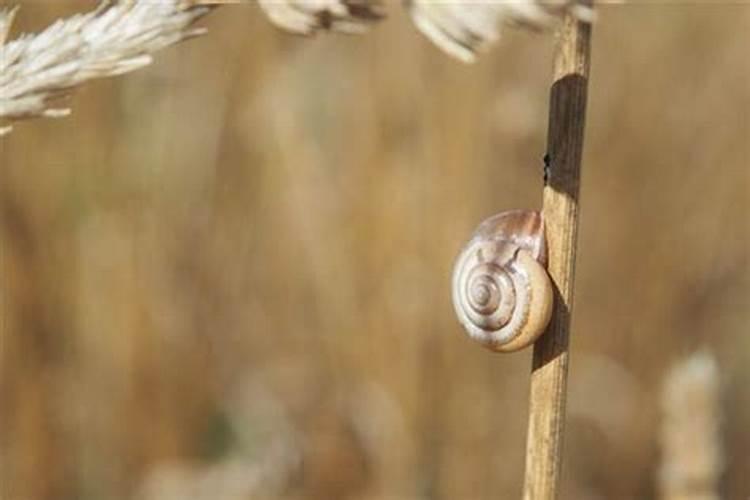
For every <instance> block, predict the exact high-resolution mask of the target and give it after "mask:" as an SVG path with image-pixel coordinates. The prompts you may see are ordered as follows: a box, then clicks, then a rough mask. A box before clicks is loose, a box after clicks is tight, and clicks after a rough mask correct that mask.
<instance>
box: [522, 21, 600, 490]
mask: <svg viewBox="0 0 750 500" xmlns="http://www.w3.org/2000/svg"><path fill="white" fill-rule="evenodd" d="M590 36H591V26H590V25H589V24H587V23H583V22H579V21H577V20H576V19H575V18H574V16H573V15H572V14H568V15H566V17H565V20H564V21H563V24H562V28H561V32H560V35H559V38H558V45H557V49H556V53H555V65H554V83H553V85H552V89H551V92H550V110H549V130H548V146H547V148H548V149H547V153H548V155H549V156H548V159H549V171H548V176H547V181H546V184H545V186H544V194H543V209H542V213H543V214H544V220H545V225H546V231H547V244H548V246H547V248H548V270H549V273H550V276H551V277H552V281H553V282H554V284H555V288H556V290H555V294H556V300H555V309H554V312H553V313H552V320H551V321H550V324H549V326H548V327H547V331H546V332H545V333H544V335H542V336H541V337H540V338H539V339H538V340H537V341H536V343H535V344H534V359H533V366H532V371H531V396H530V403H529V405H530V406H529V430H528V438H527V443H526V476H525V480H524V498H525V499H534V500H537V499H554V498H556V497H557V495H558V485H559V482H560V468H561V467H560V466H561V456H562V443H563V427H564V423H565V398H566V384H567V376H568V335H569V332H570V314H571V309H572V299H573V278H574V273H575V257H576V238H577V232H578V190H579V185H580V176H581V152H582V150H583V132H584V123H585V117H586V94H587V85H588V74H589V45H590Z"/></svg>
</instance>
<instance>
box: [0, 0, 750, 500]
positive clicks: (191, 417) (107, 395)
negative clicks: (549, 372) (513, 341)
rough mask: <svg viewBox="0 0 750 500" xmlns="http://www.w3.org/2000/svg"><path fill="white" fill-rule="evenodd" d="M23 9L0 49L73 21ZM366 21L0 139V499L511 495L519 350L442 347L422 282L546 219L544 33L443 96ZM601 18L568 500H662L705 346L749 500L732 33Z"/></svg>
mask: <svg viewBox="0 0 750 500" xmlns="http://www.w3.org/2000/svg"><path fill="white" fill-rule="evenodd" d="M4 3H5V4H6V5H7V4H8V3H7V2H4ZM11 3H16V2H11ZM18 3H20V4H21V6H22V8H21V10H20V12H19V17H18V22H17V24H16V27H15V30H14V32H13V34H12V35H11V36H12V37H13V36H15V35H17V34H18V33H20V32H21V31H38V30H40V29H42V28H43V27H45V26H47V25H48V24H50V23H51V22H53V21H54V20H55V19H57V18H59V17H62V16H66V15H70V14H72V13H75V12H79V11H83V10H88V9H89V8H90V7H92V5H93V3H92V2H82V1H66V2H53V1H47V2H42V1H20V2H18ZM391 7H392V8H390V9H389V19H388V20H387V21H386V22H383V23H381V24H379V25H378V26H377V27H376V28H375V29H374V30H373V31H372V32H371V33H370V34H368V35H367V36H363V37H346V36H320V37H317V38H314V39H304V38H296V37H292V36H289V35H285V34H283V33H281V32H279V31H277V30H275V29H274V28H273V27H271V26H270V25H269V24H268V22H267V21H266V19H265V18H264V17H263V16H262V15H261V12H260V10H259V9H258V8H257V6H255V5H243V6H236V5H235V6H228V7H224V8H222V9H219V10H217V11H216V12H215V13H213V14H211V15H210V16H209V17H208V18H206V19H205V20H203V21H202V23H201V24H203V25H205V26H207V27H208V28H209V29H210V33H209V35H208V36H206V37H203V38H200V39H198V40H193V41H190V42H187V43H184V44H180V45H179V46H177V47H174V48H170V49H168V50H166V51H164V52H162V53H160V55H159V56H158V57H157V61H156V64H154V65H153V66H151V67H149V68H146V69H145V70H140V71H138V72H136V73H134V74H132V75H129V76H125V77H120V78H116V79H111V80H106V81H99V82H95V83H93V84H90V85H88V86H86V87H85V88H84V89H83V90H82V91H80V92H78V93H77V94H76V96H75V97H74V98H73V100H72V103H71V104H72V107H73V110H74V111H73V115H72V116H71V117H69V118H65V119H61V120H35V121H30V122H25V123H20V124H18V125H17V126H16V129H15V131H14V132H13V133H12V134H11V135H10V136H8V137H6V138H4V139H2V140H0V162H1V163H0V250H1V253H0V259H1V260H0V263H1V267H0V273H1V276H2V279H1V280H0V293H1V294H2V317H1V319H0V321H1V323H0V324H1V325H2V329H1V330H0V342H1V344H0V345H1V346H2V354H1V357H0V495H2V500H27V499H29V500H31V499H33V500H36V499H40V500H42V499H44V500H72V499H75V500H93V499H113V500H119V499H138V500H141V499H143V500H171V499H175V500H177V499H217V500H240V499H243V500H244V499H290V500H296V499H362V500H365V499H366V500H376V499H381V500H386V499H387V500H411V499H447V500H453V499H468V500H473V499H476V500H482V499H490V498H503V499H505V498H518V497H519V496H520V491H521V485H522V479H523V455H524V446H525V433H526V418H527V398H528V395H527V391H528V376H529V375H528V373H529V368H530V365H531V360H530V354H531V351H530V350H528V351H523V352H522V353H518V354H513V355H495V354H491V353H490V352H488V351H485V350H483V349H481V348H480V347H478V346H477V345H475V344H473V343H471V342H470V341H468V340H467V338H466V337H465V336H464V335H463V333H462V332H461V331H460V329H459V326H458V325H457V323H456V321H455V320H454V318H453V313H452V307H451V304H450V293H449V283H450V271H451V266H452V263H453V259H454V257H455V255H456V254H457V252H458V250H459V248H460V247H461V246H462V245H463V243H464V241H465V240H466V238H467V237H468V235H469V233H470V232H471V231H472V230H473V229H474V227H475V225H476V224H477V223H478V222H479V221H480V220H481V219H483V218H484V217H486V216H488V215H490V214H492V213H494V212H497V211H500V210H504V209H510V208H521V207H526V208H534V207H538V206H539V205H540V201H541V190H540V186H541V172H542V156H543V154H544V150H545V134H546V121H547V114H546V113H547V98H548V94H547V92H548V84H549V75H550V72H551V55H552V46H553V42H552V37H548V36H541V35H538V34H530V33H525V32H520V31H515V30H513V31H508V32H506V34H505V37H504V39H503V41H502V43H501V44H500V45H499V46H498V47H496V48H495V49H494V50H493V51H492V52H490V53H489V54H487V55H485V56H484V57H483V58H482V59H481V60H480V62H479V63H478V64H476V65H473V66H465V65H462V64H460V63H457V62H454V61H453V60H451V59H449V58H447V57H445V56H444V55H443V54H441V53H439V52H438V51H437V49H435V48H434V47H432V46H431V45H430V44H429V43H428V42H427V41H426V40H425V39H423V38H422V37H421V36H420V35H418V33H417V32H416V31H415V30H414V29H413V28H412V26H411V25H410V23H409V22H408V20H407V19H406V17H405V16H404V15H403V13H402V12H401V11H400V9H398V8H396V7H395V6H394V5H392V6H391ZM599 16H600V17H599V21H598V23H597V25H596V27H595V30H594V38H593V65H592V80H591V85H590V96H589V115H588V129H587V137H586V145H585V153H584V166H583V171H584V176H583V184H582V222H581V232H580V241H579V243H580V246H579V248H580V252H579V255H578V267H577V270H578V273H577V279H576V299H575V310H574V329H573V336H572V354H571V373H570V381H569V399H568V423H567V433H566V444H565V463H564V480H563V485H562V487H563V495H562V496H563V498H569V499H574V498H575V499H604V498H607V499H636V498H638V499H640V498H646V499H647V498H657V497H658V496H659V487H658V482H659V470H660V467H661V462H662V458H663V456H664V453H663V451H662V449H661V447H660V442H661V440H660V439H661V438H660V432H661V431H660V428H661V425H662V421H663V418H662V412H661V411H660V408H661V403H660V400H661V393H662V386H663V384H664V380H665V377H666V376H667V373H668V372H669V370H670V369H671V368H672V367H673V366H674V365H675V364H676V363H678V362H680V360H683V359H685V358H687V357H688V356H690V355H692V354H693V353H694V352H696V351H698V350H701V349H708V350H709V351H710V352H712V353H713V355H714V356H715V357H716V360H717V361H718V369H719V370H718V371H719V377H720V385H719V389H717V392H719V394H717V395H716V397H717V400H718V401H719V404H720V407H719V414H720V416H719V417H717V418H718V419H719V421H720V422H719V424H720V435H721V439H720V442H719V443H718V445H719V447H720V449H721V455H722V463H723V466H721V474H720V483H719V484H720V490H719V493H720V495H721V497H722V498H730V499H740V498H747V497H748V495H749V494H750V477H749V476H748V471H750V431H749V430H748V428H749V427H750V390H748V387H750V335H749V333H750V329H749V328H748V324H749V323H750V262H749V259H750V222H749V219H748V213H750V121H749V120H750V118H749V116H750V58H749V57H748V50H749V49H750V5H749V4H747V3H730V2H724V3H718V2H717V3H703V4H701V3H688V2H684V3H679V2H676V3H658V4H657V3H653V4H651V3H649V4H646V3H633V4H631V5H619V6H618V5H606V4H605V5H602V6H600V8H599ZM693 411H696V408H694V407H687V408H685V412H686V414H690V413H691V412H693Z"/></svg>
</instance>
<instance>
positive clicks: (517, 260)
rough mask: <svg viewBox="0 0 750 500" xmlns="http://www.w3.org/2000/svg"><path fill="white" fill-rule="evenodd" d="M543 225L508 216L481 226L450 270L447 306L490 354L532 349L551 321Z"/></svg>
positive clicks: (529, 216) (518, 214) (530, 214)
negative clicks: (450, 294) (450, 302)
mask: <svg viewBox="0 0 750 500" xmlns="http://www.w3.org/2000/svg"><path fill="white" fill-rule="evenodd" d="M546 260H547V246H546V243H545V237H544V220H543V219H542V215H541V214H540V213H539V212H536V211H532V210H511V211H508V212H502V213H499V214H497V215H494V216H492V217H490V218H489V219H487V220H485V221H484V222H482V223H481V224H480V225H479V227H478V228H477V229H476V231H475V232H474V234H473V235H472V237H471V239H470V240H469V242H468V243H467V244H466V246H465V247H464V248H463V250H462V251H461V253H460V255H459V256H458V259H457V260H456V264H455V266H454V269H453V306H454V308H455V310H456V315H457V316H458V320H459V322H460V323H461V324H462V325H463V327H464V328H465V329H466V332H467V333H468V334H469V336H470V337H471V338H472V339H474V340H476V341H478V342H480V343H481V344H483V345H484V346H485V347H487V348H489V349H491V350H493V351H501V352H508V351H516V350H519V349H522V348H524V347H526V346H528V345H529V344H531V343H533V342H534V341H535V340H536V339H537V338H538V337H539V336H540V335H541V334H542V332H544V329H545V328H546V327H547V324H548V323H549V320H550V316H551V315H552V306H553V295H554V294H553V289H552V282H551V281H550V278H549V275H548V274H547V270H546V269H545V265H546Z"/></svg>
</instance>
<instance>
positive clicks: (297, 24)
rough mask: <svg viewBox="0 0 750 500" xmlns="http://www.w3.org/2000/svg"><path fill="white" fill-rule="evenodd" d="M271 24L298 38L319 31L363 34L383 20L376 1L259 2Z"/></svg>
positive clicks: (261, 0)
mask: <svg viewBox="0 0 750 500" xmlns="http://www.w3.org/2000/svg"><path fill="white" fill-rule="evenodd" d="M258 4H259V5H260V7H261V9H263V11H264V12H265V13H266V15H267V16H268V18H269V19H270V20H271V22H272V23H273V24H275V25H276V26H278V27H279V28H281V29H284V30H286V31H290V32H292V33H296V34H300V35H312V34H314V33H315V32H317V31H320V30H331V31H339V32H342V33H350V34H359V33H364V32H365V31H367V29H368V28H369V25H370V24H372V23H374V22H376V21H378V20H380V19H382V18H383V17H384V13H383V10H382V4H381V3H380V2H379V1H378V0H258Z"/></svg>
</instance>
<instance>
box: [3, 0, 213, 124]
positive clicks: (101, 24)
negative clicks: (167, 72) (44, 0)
mask: <svg viewBox="0 0 750 500" xmlns="http://www.w3.org/2000/svg"><path fill="white" fill-rule="evenodd" d="M209 3H213V2H205V1H201V0H162V1H159V2H135V1H132V0H129V1H104V2H102V3H100V4H99V6H98V7H97V8H96V9H95V10H94V11H92V12H89V13H86V14H78V15H75V16H72V17H69V18H67V19H63V20H58V21H57V22H55V23H54V24H52V25H51V26H50V27H48V28H47V29H45V30H44V31H42V32H41V33H39V34H36V35H22V36H20V37H19V38H18V39H16V40H13V41H11V42H8V43H7V44H5V43H4V41H5V38H6V37H7V33H8V31H9V29H10V25H11V23H12V21H13V16H14V14H15V12H16V10H15V9H10V10H7V9H6V10H0V119H2V120H5V121H11V120H17V119H22V118H33V117H41V116H45V117H59V116H65V115H67V114H69V113H70V109H68V108H55V107H53V104H52V103H53V102H54V101H55V100H57V99H59V98H61V97H66V96H68V95H69V94H70V93H71V92H72V91H73V90H74V88H75V87H76V86H78V85H81V84H83V83H84V82H86V81H88V80H92V79H94V78H104V77H108V76H114V75H119V74H122V73H127V72H129V71H133V70H135V69H138V68H141V67H143V66H146V65H148V64H150V63H151V61H152V56H151V54H152V53H154V52H156V51H158V50H160V49H162V48H164V47H167V46H169V45H172V44H175V43H177V42H180V41H182V40H185V39H186V38H191V37H194V36H197V35H201V34H203V33H204V32H205V29H204V28H194V27H192V24H193V23H194V22H195V21H196V20H197V19H198V18H200V17H202V16H204V15H205V14H207V13H208V12H209V11H210V10H211V8H212V6H211V5H208V4H209ZM10 129H11V127H10V126H6V127H3V128H0V135H2V134H3V133H7V132H9V131H10Z"/></svg>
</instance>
